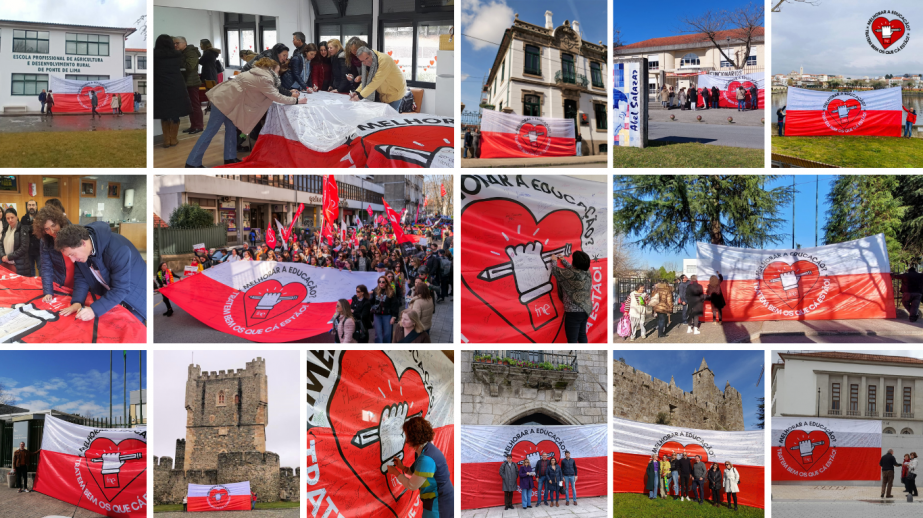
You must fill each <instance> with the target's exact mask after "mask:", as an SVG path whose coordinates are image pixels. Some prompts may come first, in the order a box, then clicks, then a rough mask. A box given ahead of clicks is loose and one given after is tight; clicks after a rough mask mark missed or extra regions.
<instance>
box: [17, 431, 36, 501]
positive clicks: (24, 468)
mask: <svg viewBox="0 0 923 518" xmlns="http://www.w3.org/2000/svg"><path fill="white" fill-rule="evenodd" d="M40 451H41V450H36V451H34V452H33V451H29V450H27V449H26V443H24V442H21V443H19V449H18V450H16V451H15V452H13V469H14V470H16V482H17V483H18V484H19V492H20V493H28V492H29V458H31V457H32V456H34V455H37V454H38V452H40ZM33 485H34V484H33Z"/></svg>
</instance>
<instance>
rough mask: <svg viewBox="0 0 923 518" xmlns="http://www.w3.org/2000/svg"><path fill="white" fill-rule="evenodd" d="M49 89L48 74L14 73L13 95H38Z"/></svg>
mask: <svg viewBox="0 0 923 518" xmlns="http://www.w3.org/2000/svg"><path fill="white" fill-rule="evenodd" d="M47 89H48V74H13V95H38V94H40V93H42V90H47Z"/></svg>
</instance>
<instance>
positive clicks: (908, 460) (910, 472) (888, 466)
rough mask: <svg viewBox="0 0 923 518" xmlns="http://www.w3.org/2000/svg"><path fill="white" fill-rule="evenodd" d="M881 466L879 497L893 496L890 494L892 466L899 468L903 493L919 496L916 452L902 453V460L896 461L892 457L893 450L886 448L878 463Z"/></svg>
mask: <svg viewBox="0 0 923 518" xmlns="http://www.w3.org/2000/svg"><path fill="white" fill-rule="evenodd" d="M878 465H879V466H881V498H894V497H893V496H891V488H892V487H893V486H894V468H900V469H901V478H900V481H901V484H903V485H904V493H907V494H908V495H913V496H920V493H919V491H918V490H917V468H918V467H919V459H918V458H917V452H910V453H905V454H904V461H903V462H897V459H895V458H894V450H888V453H885V454H884V455H882V457H881V461H879V463H878Z"/></svg>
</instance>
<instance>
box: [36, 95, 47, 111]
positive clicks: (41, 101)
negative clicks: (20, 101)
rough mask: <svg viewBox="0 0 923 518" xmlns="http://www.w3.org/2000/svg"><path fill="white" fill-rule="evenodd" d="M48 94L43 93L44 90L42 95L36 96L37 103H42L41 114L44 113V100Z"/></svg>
mask: <svg viewBox="0 0 923 518" xmlns="http://www.w3.org/2000/svg"><path fill="white" fill-rule="evenodd" d="M47 96H48V94H46V93H45V90H42V93H40V94H38V102H40V103H42V113H45V98H46V97H47Z"/></svg>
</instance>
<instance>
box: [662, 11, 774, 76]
mask: <svg viewBox="0 0 923 518" xmlns="http://www.w3.org/2000/svg"><path fill="white" fill-rule="evenodd" d="M764 9H765V7H764V5H763V3H762V2H758V3H751V4H748V5H746V6H743V7H739V8H737V9H735V10H733V11H726V10H721V11H705V12H704V13H703V14H701V15H699V16H696V17H690V16H687V17H684V18H682V19H680V23H681V24H682V28H680V29H679V31H678V32H679V33H680V34H701V35H702V41H703V42H705V41H710V42H711V44H712V45H713V46H714V47H715V48H716V49H718V52H720V53H721V55H722V56H723V57H724V59H725V61H728V62H729V63H733V64H734V68H736V69H738V70H739V69H742V68H743V67H744V66H746V64H747V58H749V57H750V47H751V46H752V45H753V38H754V37H755V36H756V32H757V30H758V29H762V28H763V14H764ZM721 31H730V33H731V39H734V40H738V41H741V42H743V47H744V49H743V50H742V51H738V52H736V53H735V56H734V59H731V57H730V56H728V55H727V52H725V51H726V50H727V43H726V41H722V40H720V39H719V38H721V36H719V35H718V33H719V32H721ZM722 45H724V47H722Z"/></svg>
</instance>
